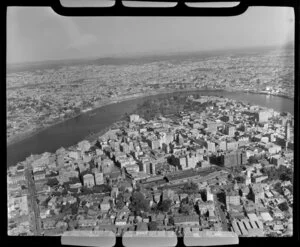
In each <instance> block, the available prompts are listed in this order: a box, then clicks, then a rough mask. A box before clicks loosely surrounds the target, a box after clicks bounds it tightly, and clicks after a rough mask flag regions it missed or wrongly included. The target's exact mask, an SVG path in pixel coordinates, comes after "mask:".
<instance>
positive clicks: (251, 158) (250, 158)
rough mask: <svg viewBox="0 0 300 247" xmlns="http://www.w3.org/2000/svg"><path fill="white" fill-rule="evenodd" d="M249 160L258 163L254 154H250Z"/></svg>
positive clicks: (251, 162)
mask: <svg viewBox="0 0 300 247" xmlns="http://www.w3.org/2000/svg"><path fill="white" fill-rule="evenodd" d="M248 162H249V164H250V165H251V164H254V163H257V162H258V160H257V159H256V158H255V157H254V156H250V157H249V159H248Z"/></svg>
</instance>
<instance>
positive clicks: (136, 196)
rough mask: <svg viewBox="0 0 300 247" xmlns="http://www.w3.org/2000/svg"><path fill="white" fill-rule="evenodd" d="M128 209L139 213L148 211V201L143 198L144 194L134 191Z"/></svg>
mask: <svg viewBox="0 0 300 247" xmlns="http://www.w3.org/2000/svg"><path fill="white" fill-rule="evenodd" d="M129 209H130V210H131V211H132V212H134V213H135V214H140V213H141V212H148V211H149V202H148V200H146V199H145V197H144V195H143V194H142V193H141V192H139V191H136V192H134V193H133V195H132V197H131V203H130V205H129Z"/></svg>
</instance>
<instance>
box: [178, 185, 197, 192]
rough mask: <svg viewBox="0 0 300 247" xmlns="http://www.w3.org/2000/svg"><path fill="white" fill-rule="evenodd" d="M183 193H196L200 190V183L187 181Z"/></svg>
mask: <svg viewBox="0 0 300 247" xmlns="http://www.w3.org/2000/svg"><path fill="white" fill-rule="evenodd" d="M182 191H183V193H187V194H194V193H197V192H198V185H197V184H195V183H186V184H185V185H184V186H183V188H182Z"/></svg>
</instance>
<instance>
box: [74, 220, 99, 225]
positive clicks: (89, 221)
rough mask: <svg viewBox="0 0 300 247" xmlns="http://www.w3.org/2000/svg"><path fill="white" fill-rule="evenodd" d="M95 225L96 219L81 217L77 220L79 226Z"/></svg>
mask: <svg viewBox="0 0 300 247" xmlns="http://www.w3.org/2000/svg"><path fill="white" fill-rule="evenodd" d="M96 225H97V221H96V220H94V219H81V220H78V226H79V227H95V226H96Z"/></svg>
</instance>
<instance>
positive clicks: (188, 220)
mask: <svg viewBox="0 0 300 247" xmlns="http://www.w3.org/2000/svg"><path fill="white" fill-rule="evenodd" d="M174 224H175V226H179V225H184V226H199V225H200V220H199V216H198V215H189V216H175V217H174Z"/></svg>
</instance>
